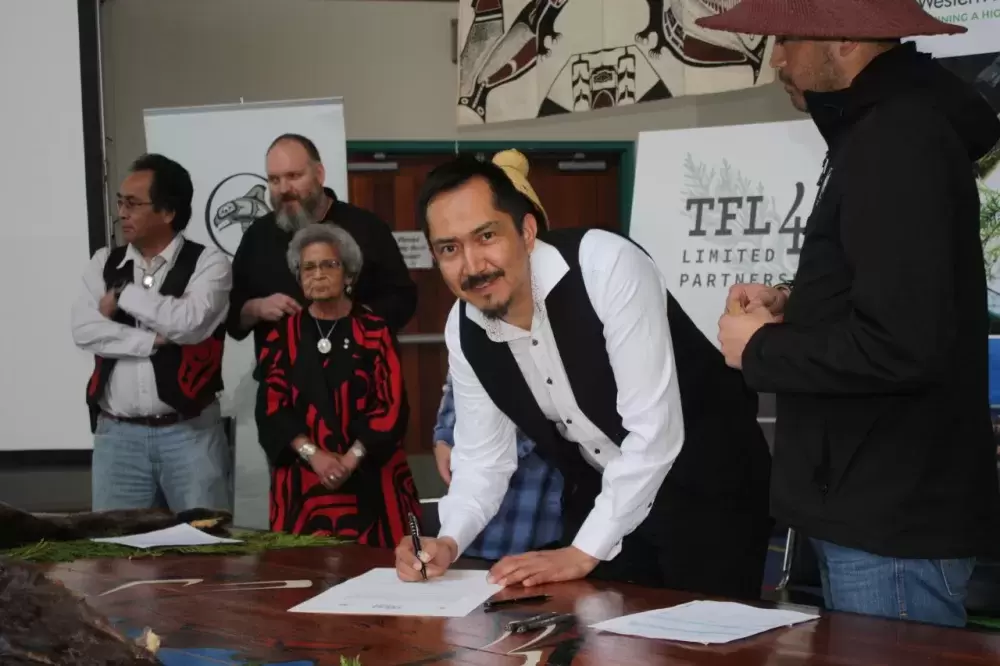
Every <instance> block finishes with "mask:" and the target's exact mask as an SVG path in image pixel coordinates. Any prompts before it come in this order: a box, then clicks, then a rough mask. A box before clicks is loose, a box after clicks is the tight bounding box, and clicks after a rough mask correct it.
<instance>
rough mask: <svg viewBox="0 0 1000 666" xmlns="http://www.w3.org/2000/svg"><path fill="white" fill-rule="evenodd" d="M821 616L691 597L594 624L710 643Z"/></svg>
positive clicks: (614, 630)
mask: <svg viewBox="0 0 1000 666" xmlns="http://www.w3.org/2000/svg"><path fill="white" fill-rule="evenodd" d="M818 617H819V616H818V615H809V614H807V613H799V612H797V611H788V610H774V609H768V608H755V607H753V606H747V605H744V604H737V603H733V602H730V601H692V602H690V603H686V604H681V605H680V606H674V607H673V608H663V609H659V610H651V611H646V612H644V613H635V614H633V615H624V616H622V617H618V618H615V619H613V620H606V621H604V622H599V623H597V624H595V625H592V628H593V629H599V630H602V631H610V632H612V633H616V634H624V635H626V636H641V637H642V638H655V639H661V640H668V641H684V642H686V643H702V644H704V645H709V644H715V643H729V642H731V641H735V640H739V639H741V638H749V637H750V636H756V635H757V634H762V633H764V632H765V631H771V630H772V629H777V628H779V627H790V626H792V625H793V624H799V623H801V622H808V621H810V620H815V619H817V618H818Z"/></svg>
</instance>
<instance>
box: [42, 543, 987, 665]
mask: <svg viewBox="0 0 1000 666" xmlns="http://www.w3.org/2000/svg"><path fill="white" fill-rule="evenodd" d="M392 562H393V558H392V553H391V551H387V550H377V549H372V548H367V547H364V546H354V545H350V546H340V547H335V548H303V549H295V550H275V551H270V552H267V553H264V554H261V555H252V556H236V557H229V556H179V557H157V558H138V559H132V560H122V559H105V560H81V561H77V562H72V563H69V564H59V565H50V566H49V567H47V571H48V574H49V575H50V576H51V577H53V578H55V579H57V580H60V581H62V582H63V583H64V584H65V585H66V586H67V587H69V588H70V589H71V590H73V591H75V592H77V593H80V594H82V595H84V596H85V597H86V599H87V601H88V603H90V604H91V605H92V606H94V607H95V608H96V609H97V610H98V611H100V612H102V613H103V614H105V615H106V616H108V617H109V618H111V619H112V621H113V622H115V623H116V625H117V626H118V627H119V628H120V629H121V630H123V631H125V632H126V633H129V634H138V633H139V632H140V631H141V630H142V629H143V628H144V627H147V626H148V627H150V628H151V629H152V630H153V631H154V632H156V633H157V634H158V635H159V636H161V637H162V639H163V650H164V653H166V652H167V651H170V652H175V653H189V654H204V653H205V651H211V652H212V654H222V653H226V654H231V655H234V660H233V661H228V662H222V663H248V664H250V663H252V664H295V665H297V666H298V665H300V664H301V665H313V666H327V665H329V666H339V664H340V657H341V656H345V657H349V658H350V657H354V656H360V659H361V663H362V666H403V665H408V666H417V665H418V664H419V665H427V666H430V665H433V664H471V665H484V666H485V665H487V664H497V665H524V666H529V665H530V666H535V665H538V666H543V665H549V666H557V665H569V664H573V665H574V666H575V665H579V666H590V665H592V666H611V665H612V664H615V665H619V664H620V665H622V666H624V665H629V666H635V665H640V664H642V665H645V664H706V665H708V664H727V665H730V666H750V665H751V664H753V665H761V666H764V665H766V666H779V665H783V664H812V665H815V666H834V665H836V666H851V665H854V664H858V665H862V664H864V665H871V664H886V665H891V666H896V665H907V666H909V665H915V664H994V665H995V664H1000V635H996V634H988V633H980V632H977V631H972V630H955V629H943V628H938V627H932V626H927V625H920V624H913V623H904V622H895V621H888V620H878V619H873V618H867V617H861V616H855V615H847V614H837V613H831V614H824V615H823V616H822V617H821V618H820V619H819V620H817V621H813V622H809V623H807V624H804V625H798V626H795V627H791V628H784V629H779V630H776V631H772V632H769V633H766V634H762V635H759V636H757V637H754V638H751V639H747V640H744V641H738V642H734V643H730V644H727V645H724V646H702V645H694V644H687V643H676V642H668V641H654V640H647V639H642V638H631V637H627V636H619V635H615V634H609V633H604V632H598V631H595V630H593V629H590V628H589V625H591V624H593V623H596V622H600V621H602V620H606V619H609V618H613V617H617V616H620V615H625V614H628V613H635V612H639V611H644V610H650V609H654V608H665V607H669V606H674V605H677V604H679V603H684V602H687V601H691V600H692V599H694V598H695V597H693V596H692V595H689V594H683V593H677V592H671V591H667V590H651V589H646V588H640V587H636V586H631V585H616V584H608V583H598V582H590V581H578V582H573V583H562V584H558V585H549V586H544V587H540V588H536V589H537V591H538V592H539V593H546V594H550V595H552V600H551V601H549V602H548V603H547V604H545V605H539V606H531V607H522V608H517V609H515V608H510V609H509V610H503V611H496V612H492V613H486V612H484V611H482V610H475V611H473V612H472V613H470V614H469V615H468V616H466V617H463V618H406V617H398V618H397V617H361V616H344V615H314V614H302V613H288V612H287V610H288V609H289V608H292V607H293V606H295V605H297V604H299V603H301V602H302V601H305V600H306V599H309V598H311V597H313V596H315V595H317V594H319V593H320V592H322V591H323V590H325V589H327V588H328V587H330V586H333V585H336V584H338V583H340V582H342V581H344V580H346V579H348V578H351V577H354V576H357V575H359V574H362V573H364V572H365V571H367V570H369V569H371V568H374V567H388V566H392ZM459 566H462V567H463V568H477V566H476V565H475V564H472V563H469V562H464V561H460V562H459ZM519 594H523V590H520V589H518V588H512V589H509V590H504V591H503V592H502V593H501V594H500V595H498V596H497V597H496V598H498V599H499V598H504V597H505V596H517V595H519ZM546 610H553V611H560V612H571V613H575V614H576V615H577V617H578V618H579V624H578V626H577V627H575V628H569V629H564V630H559V631H558V632H555V633H551V634H545V635H543V634H542V632H536V633H528V634H519V635H514V636H509V635H507V634H506V633H505V626H506V624H507V623H508V622H510V621H511V620H516V619H523V618H525V617H528V616H530V615H535V614H538V613H539V612H543V611H546ZM178 663H180V662H178ZM197 663H202V662H197Z"/></svg>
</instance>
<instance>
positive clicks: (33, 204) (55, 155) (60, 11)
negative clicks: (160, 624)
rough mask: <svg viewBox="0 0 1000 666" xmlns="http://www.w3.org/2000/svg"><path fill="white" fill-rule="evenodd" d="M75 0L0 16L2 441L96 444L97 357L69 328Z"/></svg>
mask: <svg viewBox="0 0 1000 666" xmlns="http://www.w3.org/2000/svg"><path fill="white" fill-rule="evenodd" d="M76 7H77V5H76V2H75V0H6V1H5V2H4V3H3V15H4V18H3V19H2V20H0V90H2V93H0V95H2V98H3V101H2V102H0V109H2V110H0V118H2V122H0V146H3V159H0V201H3V205H4V223H3V224H2V225H0V284H2V285H3V289H4V298H3V312H4V314H3V326H2V327H0V347H2V348H3V350H4V361H3V370H2V372H0V375H2V377H3V380H2V383H0V450H8V451H18V450H29V449H86V448H89V447H90V446H91V437H90V428H89V425H88V419H87V406H86V403H85V399H84V398H85V389H86V384H87V376H88V374H89V370H90V368H91V367H92V366H93V360H92V357H88V356H87V355H86V354H84V353H83V352H81V351H79V350H78V349H77V348H76V347H75V346H74V345H73V341H72V338H71V337H70V307H71V305H72V303H73V300H74V297H75V296H76V294H77V289H78V286H79V280H80V275H81V273H82V272H83V269H84V267H85V266H86V264H87V260H88V259H89V258H90V243H89V228H88V220H87V193H86V189H85V177H86V171H85V167H84V149H83V113H82V108H81V93H80V43H79V24H78V19H77V9H76Z"/></svg>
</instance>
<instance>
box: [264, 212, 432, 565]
mask: <svg viewBox="0 0 1000 666" xmlns="http://www.w3.org/2000/svg"><path fill="white" fill-rule="evenodd" d="M361 263H362V257H361V250H360V249H359V248H358V244H357V243H356V242H355V241H354V239H353V238H352V237H351V235H350V234H349V233H347V232H346V231H344V230H343V229H342V228H340V227H338V226H335V225H333V224H326V223H324V224H312V225H309V226H308V227H306V228H304V229H302V230H300V231H299V232H298V233H296V234H295V236H294V237H293V238H292V241H291V244H290V245H289V248H288V267H289V269H291V271H292V273H294V274H295V275H296V276H298V279H299V281H300V282H301V284H302V290H303V292H304V293H305V296H306V298H307V299H308V300H309V301H310V305H309V307H308V308H304V309H302V310H300V311H299V312H298V313H296V314H294V315H291V316H289V317H288V318H287V319H286V320H284V321H283V322H281V323H280V324H279V325H278V326H276V327H275V330H274V331H272V333H271V334H270V335H269V336H268V338H267V343H266V344H265V345H264V348H263V350H262V352H261V358H260V362H259V363H258V372H260V373H261V374H262V375H263V377H262V379H263V381H261V383H260V390H261V391H263V392H264V394H263V395H262V396H261V399H259V400H258V401H257V405H258V407H257V425H258V428H259V431H260V441H261V445H262V446H263V448H264V450H265V452H266V453H267V456H268V458H269V459H270V462H271V469H272V471H271V521H270V522H271V529H272V530H274V531H284V532H292V533H295V534H325V535H333V536H340V537H345V538H350V539H354V540H356V541H358V542H359V543H363V544H368V545H371V546H384V547H394V546H395V545H396V544H398V543H399V542H400V540H401V539H403V537H404V536H405V535H406V534H407V533H408V530H407V528H406V520H407V514H408V513H410V512H412V513H414V514H415V515H416V516H417V517H418V518H419V517H420V503H419V500H418V498H417V493H416V490H415V488H414V484H413V477H412V475H411V474H410V468H409V465H408V464H407V462H406V455H405V453H404V452H403V448H402V446H401V440H402V437H403V432H404V430H405V428H406V422H407V416H408V413H409V409H408V406H407V402H406V393H405V391H404V388H403V374H402V369H401V367H400V363H399V355H398V354H397V351H396V345H395V341H394V340H393V338H392V336H391V334H390V332H389V329H388V328H387V327H386V324H385V322H384V321H383V320H382V319H380V318H379V317H376V316H375V315H373V314H371V313H370V312H368V311H367V310H365V309H363V308H360V307H358V306H356V305H355V304H354V303H353V302H352V301H351V297H350V294H351V285H352V283H353V281H354V279H355V278H356V277H357V275H358V273H359V272H360V271H361Z"/></svg>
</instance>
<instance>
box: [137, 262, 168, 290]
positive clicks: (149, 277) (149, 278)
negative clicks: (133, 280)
mask: <svg viewBox="0 0 1000 666" xmlns="http://www.w3.org/2000/svg"><path fill="white" fill-rule="evenodd" d="M166 265H167V262H165V261H164V262H163V263H161V264H160V265H159V266H157V267H156V269H155V270H154V271H153V272H152V273H147V272H146V269H145V268H143V269H142V288H143V289H152V288H153V284H154V282H155V281H154V280H153V276H154V275H156V274H157V273H159V272H160V269H161V268H163V267H164V266H166Z"/></svg>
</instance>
